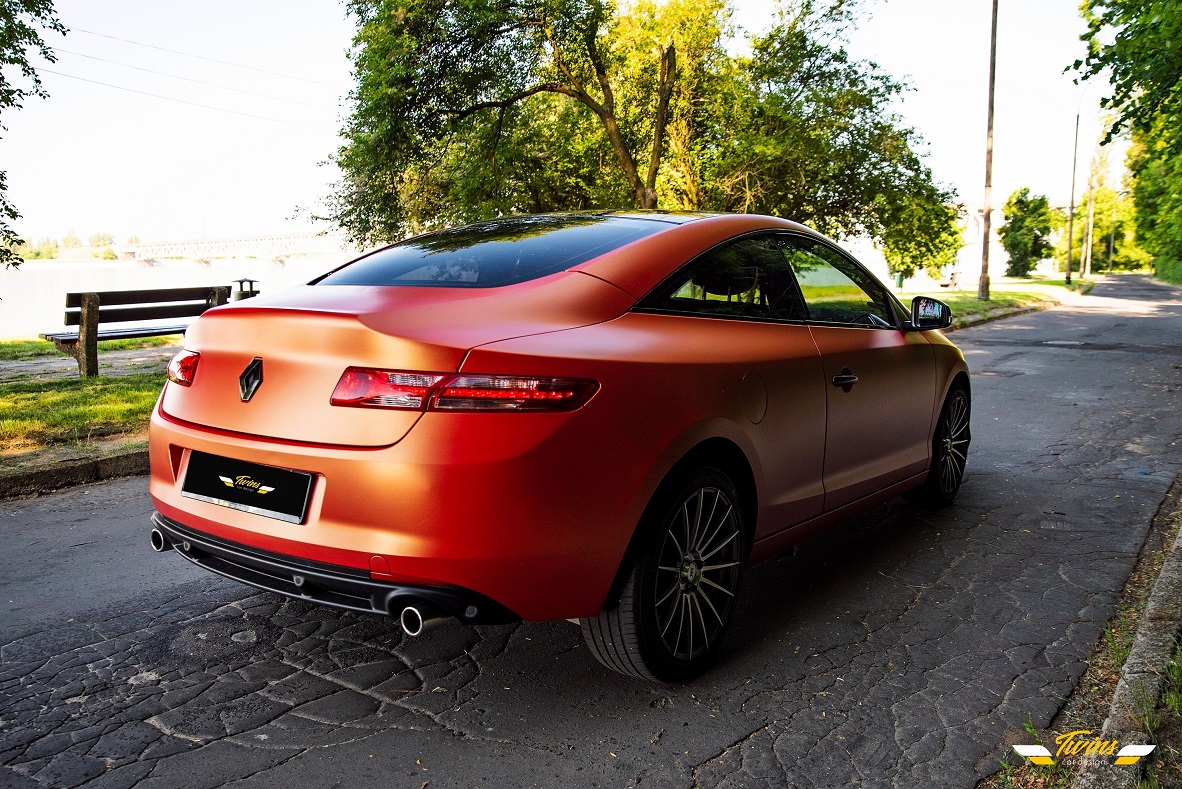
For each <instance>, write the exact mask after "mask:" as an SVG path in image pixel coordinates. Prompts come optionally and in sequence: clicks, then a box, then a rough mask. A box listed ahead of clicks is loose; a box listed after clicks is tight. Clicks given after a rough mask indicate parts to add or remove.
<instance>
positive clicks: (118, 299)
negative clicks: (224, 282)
mask: <svg viewBox="0 0 1182 789" xmlns="http://www.w3.org/2000/svg"><path fill="white" fill-rule="evenodd" d="M84 295H85V294H83V293H67V294H66V318H65V322H66V325H67V326H77V325H79V323H81V320H82V297H83V296H84ZM98 297H99V313H98V320H99V322H100V323H114V322H117V321H147V320H160V319H162V318H187V317H189V316H192V315H200V314H201V313H203V312H205V311H206V310H207V309H209V308H210V307H214V306H216V305H218V304H225V303H226V302H227V301H228V300H229V297H230V288H229V286H221V285H219V286H215V287H205V288H159V289H156V290H109V291H100V292H99V293H98ZM126 305H141V306H126ZM142 305H148V306H142Z"/></svg>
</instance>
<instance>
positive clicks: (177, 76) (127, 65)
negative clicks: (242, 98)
mask: <svg viewBox="0 0 1182 789" xmlns="http://www.w3.org/2000/svg"><path fill="white" fill-rule="evenodd" d="M54 51H55V52H64V53H65V54H67V55H74V56H75V57H80V58H89V59H90V60H98V61H101V62H103V63H111V64H112V65H115V66H121V67H123V68H129V69H135V70H136V71H144V72H147V73H148V74H159V75H160V76H162V77H169V78H171V79H180V80H184V81H185V82H193V83H196V84H198V85H209V86H210V87H213V88H220V89H221V90H231V91H234V92H235V93H245V94H247V95H249V96H261V97H262V98H264V99H272V100H274V101H285V102H287V103H288V104H300V105H303V106H305V107H318V108H320V109H328V107H326V106H325V105H323V104H309V103H308V102H306V101H297V100H296V99H285V98H283V97H282V96H271V95H269V94H267V93H259V92H257V91H253V90H246V89H244V88H232V87H230V86H229V85H219V84H218V83H216V82H207V81H205V80H203V79H193V78H192V77H182V76H181V75H180V74H170V73H168V72H167V71H157V70H156V69H150V68H144V67H142V66H133V65H131V64H130V63H121V62H120V61H118V60H108V59H107V58H100V57H98V56H97V55H86V54H83V53H81V52H73V51H71V50H69V49H62V48H61V47H54Z"/></svg>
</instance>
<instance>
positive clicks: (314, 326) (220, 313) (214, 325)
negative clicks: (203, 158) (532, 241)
mask: <svg viewBox="0 0 1182 789" xmlns="http://www.w3.org/2000/svg"><path fill="white" fill-rule="evenodd" d="M628 222H631V223H633V224H627V223H624V224H623V225H621V223H620V221H619V220H616V219H612V220H611V224H612V225H613V227H614V228H615V230H616V231H618V232H615V233H614V234H613V233H608V234H606V235H607V240H606V241H605V242H604V243H603V244H598V245H597V244H595V243H592V242H593V241H594V239H591V241H588V240H587V238H584V239H583V241H584V243H583V244H582V246H581V247H580V249H581V250H582V258H579V259H575V260H574V263H578V262H582V261H584V260H586V259H589V258H591V257H594V256H595V255H596V254H602V253H603V252H604V251H610V250H611V249H615V248H619V247H621V246H625V245H627V244H628V243H630V240H631V239H632V238H642V237H644V236H647V235H651V234H653V233H655V232H658V231H660V230H663V229H667V228H670V227H672V226H673V225H671V224H668V223H666V224H664V225H661V224H660V223H653V222H648V221H645V220H639V219H633V220H628ZM590 224H591V225H592V227H593V228H595V227H599V225H595V224H594V223H590ZM654 224H656V225H657V226H656V227H652V226H651V225H654ZM558 227H559V228H561V227H562V225H561V224H560V225H558ZM580 227H581V226H580ZM497 229H498V228H492V230H491V231H488V232H492V233H493V235H494V236H495V235H496V231H497ZM501 229H502V230H503V228H501ZM517 230H518V231H519V232H518V234H517V236H513V235H512V234H508V236H507V239H508V241H510V242H513V241H514V240H515V239H516V238H517V237H519V236H521V235H523V234H525V235H526V237H529V236H528V234H530V233H533V234H534V237H543V236H545V235H546V234H547V233H551V234H552V232H553V228H552V227H551V228H547V227H542V228H540V229H539V228H536V227H528V226H527V227H525V229H524V230H523V231H522V230H521V229H520V228H518V229H517ZM425 238H426V239H428V241H430V240H431V239H432V237H431V236H428V237H425ZM500 241H502V242H503V241H506V236H505V234H502V237H501V238H500ZM480 243H482V241H481V237H480V236H479V235H477V236H473V237H467V238H460V239H459V240H458V241H457V240H456V239H454V238H453V240H452V242H451V245H452V246H453V247H456V248H458V249H460V250H461V252H464V251H465V250H470V248H472V247H475V246H477V245H478V244H480ZM613 244H614V246H612V245H613ZM445 246H446V245H445V244H437V245H436V247H431V246H430V244H429V243H424V244H420V248H419V249H418V254H419V255H420V258H421V259H422V261H426V262H425V263H423V262H422V261H420V264H419V268H418V269H415V268H413V265H412V264H406V263H405V262H403V263H400V264H399V265H400V266H401V268H398V267H397V266H396V267H395V270H396V271H402V272H404V273H405V272H409V273H410V274H411V275H412V276H411V279H410V281H411V282H417V281H416V280H414V277H416V276H417V277H420V279H421V278H423V277H428V278H429V279H427V280H426V281H427V282H430V283H431V284H422V283H421V282H419V283H418V284H400V283H401V281H400V280H398V279H397V278H395V282H394V284H373V277H372V276H370V277H369V279H367V276H357V275H355V274H354V273H353V272H354V271H356V269H353V267H345V268H343V269H340V270H339V271H338V272H335V273H334V274H330V275H328V277H326V278H325V279H323V280H321V281H318V282H317V283H314V284H312V285H309V286H305V287H301V288H296V289H293V290H291V291H287V292H284V293H280V294H276V295H274V296H271V297H259V298H256V299H252V300H250V301H244V302H240V303H237V304H234V305H229V306H226V307H223V308H218V309H215V310H211V311H209V312H208V313H206V315H204V316H203V317H202V318H201V319H200V320H198V321H197V322H196V323H195V324H194V325H193V327H192V328H191V329H190V331H189V333H188V334H187V336H186V340H185V350H183V351H182V352H181V353H180V354H178V356H177V358H176V359H174V362H173V364H172V365H171V366H170V372H169V382H168V383H167V384H166V385H165V389H164V391H163V393H162V395H161V397H160V399H159V401H158V403H157V405H156V408H155V409H154V411H153V414H152V418H151V423H150V429H151V441H150V455H151V482H150V493H151V497H152V500H153V503H154V504H155V507H156V514H155V516H154V517H153V525H154V534H153V543H154V545H156V546H157V548H158V549H166V548H169V547H175V548H176V549H177V550H178V552H179V553H181V554H182V555H183V556H184V557H185V558H187V559H189V560H190V561H193V562H195V563H197V564H199V565H201V566H204V567H206V568H208V569H210V570H212V571H214V572H218V573H221V574H223V575H226V576H228V577H232V578H236V579H238V580H241V581H244V582H246V583H250V584H253V585H255V586H258V587H261V588H265V589H270V590H273V591H276V592H280V593H283V594H287V595H290V596H294V597H300V598H303V599H308V600H310V601H315V602H321V603H325V604H328V605H333V606H337V607H342V608H348V609H352V610H360V611H374V612H378V613H391V614H394V615H398V614H399V613H400V612H401V611H402V610H403V609H404V608H406V607H407V606H414V607H416V608H418V609H420V610H422V611H424V612H434V613H439V614H444V615H451V616H456V617H459V618H461V619H463V620H464V621H467V622H501V621H508V620H512V619H517V618H523V619H534V620H538V619H553V618H568V617H575V616H589V615H593V614H594V613H596V612H597V611H598V610H599V608H600V607H601V606H602V604H603V600H604V596H605V595H606V593H607V589H608V587H609V586H610V584H611V583H612V580H613V578H614V576H615V572H616V570H617V568H618V566H619V563H620V559H621V557H622V555H623V552H624V549H625V547H626V546H627V543H628V540H629V538H630V536H631V531H632V528H633V527H634V526H635V523H636V521H637V519H638V517H639V511H638V510H637V507H638V504H637V495H636V489H637V488H638V487H639V486H641V485H643V484H644V482H645V479H646V473H645V464H646V463H647V464H650V465H651V464H652V463H655V462H656V457H655V455H658V454H659V450H657V449H655V448H653V447H644V446H639V445H638V444H637V442H636V440H635V439H634V438H632V437H631V436H629V435H628V434H626V433H625V432H624V431H623V430H621V429H620V428H618V427H616V426H615V425H614V424H613V423H612V422H611V421H610V420H607V419H605V418H603V417H602V416H600V415H598V414H597V413H596V411H595V410H594V409H591V408H586V407H584V406H585V405H586V403H588V402H589V401H591V400H593V399H594V397H595V395H596V392H597V389H598V387H599V382H598V380H597V379H596V372H595V369H594V365H593V364H590V365H589V364H588V363H586V362H581V363H579V365H578V366H577V367H571V365H566V370H565V373H564V374H562V375H555V374H553V373H552V372H551V373H550V374H548V375H545V376H539V375H537V374H534V372H533V371H531V370H528V369H516V368H515V369H506V370H471V369H465V360H466V358H467V356H468V353H469V351H470V350H471V349H472V348H476V347H478V346H481V345H485V344H488V343H492V342H496V341H498V340H503V339H506V338H509V337H518V336H527V335H534V334H544V333H546V332H554V331H562V330H565V329H571V328H575V327H578V326H586V325H591V324H596V323H600V322H604V321H608V320H611V319H612V318H614V317H617V316H619V315H621V314H623V313H625V312H626V311H627V310H628V309H629V308H630V307H631V306H632V304H633V303H634V301H635V300H634V298H633V297H632V296H630V295H629V294H627V293H626V292H624V291H623V290H621V289H620V288H618V287H616V286H614V285H612V284H609V283H608V282H605V281H603V280H602V279H599V278H597V277H595V276H592V275H589V274H586V273H581V272H578V271H572V270H569V269H570V268H571V266H572V265H573V264H572V263H571V261H570V260H569V259H563V258H562V257H561V256H558V255H556V253H554V252H553V250H549V251H548V250H546V249H542V250H541V252H542V253H543V254H542V256H541V257H542V258H546V256H547V255H548V256H549V258H550V259H555V258H556V259H557V263H558V264H560V265H557V266H556V268H557V270H555V271H550V270H547V269H544V268H543V269H540V270H529V269H528V265H527V264H528V263H529V261H528V260H524V258H522V259H519V260H517V261H516V262H515V263H514V262H513V261H512V260H510V259H509V258H506V257H505V255H501V259H499V260H498V261H497V269H496V270H497V271H498V272H501V273H502V274H503V273H504V272H505V271H510V272H511V274H512V273H514V272H516V273H517V274H518V276H516V278H514V277H513V276H510V277H508V278H507V279H505V278H502V279H501V280H497V279H495V278H494V279H493V280H492V282H494V283H495V285H494V286H492V287H482V286H480V285H479V284H477V285H473V284H472V283H473V279H472V278H473V277H478V276H480V275H479V273H476V274H473V271H474V269H472V268H471V267H469V268H465V266H464V264H463V260H465V259H467V258H462V259H461V260H460V264H458V265H457V266H452V267H450V268H449V265H443V266H442V267H441V266H440V265H439V261H440V260H442V259H443V258H444V257H446V256H445V255H441V254H440V251H441V250H442V249H443V247H445ZM505 249H506V248H504V247H502V248H501V249H499V250H497V252H498V253H503V252H505ZM443 251H446V250H443ZM518 257H519V258H520V257H521V256H518ZM523 260H524V262H523ZM363 261H364V259H363ZM507 261H508V263H513V267H512V268H507V265H508V263H507ZM453 262H454V261H453ZM408 266H411V267H410V268H408ZM425 266H430V267H433V268H432V271H428V272H426V273H424V271H423V268H424V267H425ZM522 266H525V268H526V269H527V270H526V271H525V272H524V273H521V272H520V271H518V270H519V269H521V268H522ZM551 266H552V267H554V261H553V260H551ZM370 274H371V275H372V274H373V272H372V271H371V272H370ZM388 274H389V272H387V275H388ZM351 277H352V278H353V279H352V280H351V279H350V278H351ZM430 277H434V279H430ZM465 277H467V278H468V279H464V278H465ZM465 283H467V284H465ZM552 366H553V365H551V367H552ZM621 455H625V456H628V457H632V458H635V459H636V460H637V461H638V462H637V464H636V466H635V468H634V469H632V470H629V471H627V472H624V473H621V471H620V469H619V464H618V462H617V461H618V458H619V457H620V456H621Z"/></svg>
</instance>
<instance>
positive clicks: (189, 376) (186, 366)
mask: <svg viewBox="0 0 1182 789" xmlns="http://www.w3.org/2000/svg"><path fill="white" fill-rule="evenodd" d="M199 361H201V354H199V353H197V352H196V351H181V352H180V353H178V354H177V355H176V356H174V357H172V361H171V362H169V363H168V380H170V381H172V382H173V383H174V384H180V385H181V386H192V384H193V377H194V376H195V375H197V363H198V362H199Z"/></svg>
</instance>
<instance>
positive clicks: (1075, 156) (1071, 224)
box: [1064, 96, 1083, 285]
mask: <svg viewBox="0 0 1182 789" xmlns="http://www.w3.org/2000/svg"><path fill="white" fill-rule="evenodd" d="M1080 100H1081V101H1082V100H1083V97H1082V96H1081V97H1080ZM1072 150H1073V153H1072V154H1071V205H1070V206H1068V208H1067V279H1066V280H1064V281H1065V282H1066V283H1067V284H1068V285H1070V284H1071V242H1072V241H1074V240H1075V166H1076V164H1078V163H1079V108H1078V107H1077V108H1076V110H1075V147H1074V148H1073V149H1072Z"/></svg>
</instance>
